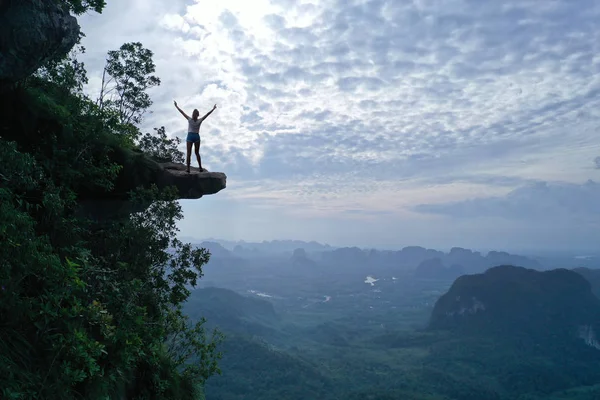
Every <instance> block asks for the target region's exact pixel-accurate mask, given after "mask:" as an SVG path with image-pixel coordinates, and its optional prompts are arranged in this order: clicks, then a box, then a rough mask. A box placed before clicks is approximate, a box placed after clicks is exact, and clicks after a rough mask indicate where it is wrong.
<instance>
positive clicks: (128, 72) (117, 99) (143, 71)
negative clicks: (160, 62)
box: [98, 42, 160, 125]
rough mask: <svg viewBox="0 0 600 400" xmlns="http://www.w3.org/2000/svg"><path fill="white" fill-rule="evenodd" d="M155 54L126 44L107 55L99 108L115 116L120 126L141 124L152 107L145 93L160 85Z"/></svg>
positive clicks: (134, 44)
mask: <svg viewBox="0 0 600 400" xmlns="http://www.w3.org/2000/svg"><path fill="white" fill-rule="evenodd" d="M152 56H153V53H152V51H150V50H148V49H146V48H144V47H143V46H142V44H141V43H140V42H130V43H124V44H123V45H122V46H121V47H120V48H119V50H111V51H109V52H108V57H107V59H106V65H105V67H104V71H103V74H102V88H101V91H100V96H99V98H98V104H99V105H100V109H102V110H105V109H106V110H110V111H111V112H112V113H114V115H115V117H116V118H117V120H118V122H119V123H120V124H121V125H128V124H134V125H135V124H139V123H140V122H141V121H142V117H143V115H144V113H145V112H146V110H147V109H148V108H149V107H150V106H151V105H152V100H150V95H149V94H148V93H146V90H148V89H150V88H151V87H153V86H158V85H160V79H159V78H158V77H156V76H154V75H151V74H152V73H154V71H155V69H156V67H155V65H154V61H153V60H152Z"/></svg>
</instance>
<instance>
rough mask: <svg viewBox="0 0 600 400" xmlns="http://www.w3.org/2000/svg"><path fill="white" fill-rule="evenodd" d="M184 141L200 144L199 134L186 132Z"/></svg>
mask: <svg viewBox="0 0 600 400" xmlns="http://www.w3.org/2000/svg"><path fill="white" fill-rule="evenodd" d="M186 141H188V142H192V143H196V142H200V134H199V133H196V132H188V135H187V139H186Z"/></svg>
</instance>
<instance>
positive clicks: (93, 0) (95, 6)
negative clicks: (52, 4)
mask: <svg viewBox="0 0 600 400" xmlns="http://www.w3.org/2000/svg"><path fill="white" fill-rule="evenodd" d="M55 1H57V2H58V3H62V4H64V5H65V6H67V7H68V9H69V10H70V11H71V12H72V13H73V14H75V15H81V14H84V13H85V12H86V11H89V10H93V11H95V12H97V13H101V12H102V10H103V9H104V7H105V6H106V1H105V0H55Z"/></svg>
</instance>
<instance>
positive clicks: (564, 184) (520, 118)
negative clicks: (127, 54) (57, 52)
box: [80, 0, 600, 250]
mask: <svg viewBox="0 0 600 400" xmlns="http://www.w3.org/2000/svg"><path fill="white" fill-rule="evenodd" d="M107 2H108V5H107V8H106V9H105V11H104V12H103V14H100V15H99V14H94V13H90V14H88V15H85V16H82V17H81V18H80V24H81V26H82V29H83V31H84V32H85V33H86V35H87V38H86V39H85V40H84V43H83V44H84V45H85V46H86V48H87V53H86V55H85V56H84V57H82V58H83V60H84V61H85V63H86V66H87V69H88V75H89V78H90V85H89V87H88V88H87V90H88V91H89V93H90V94H94V93H96V91H97V89H98V85H99V78H100V75H101V69H102V67H103V64H104V57H105V55H106V52H107V51H109V50H113V49H117V48H118V47H119V46H120V45H121V44H122V43H124V42H129V41H140V42H142V44H143V45H144V46H145V47H147V48H149V49H150V50H152V51H153V52H154V60H155V63H156V65H157V71H156V75H157V76H159V77H160V79H161V80H162V84H161V86H160V87H158V88H155V89H153V90H152V92H151V94H152V99H153V101H154V105H153V106H152V114H150V115H147V117H146V119H145V121H144V123H143V128H144V130H145V131H151V130H152V128H153V127H158V126H162V125H164V126H165V127H166V129H167V132H168V133H169V134H171V135H176V136H179V137H180V138H182V140H184V138H185V133H186V130H187V129H186V128H187V125H186V121H185V120H184V119H183V118H182V117H181V116H180V115H179V113H178V112H177V111H176V110H175V108H174V107H173V100H177V101H178V104H179V105H180V106H181V107H182V108H184V109H185V110H187V111H189V112H190V113H191V110H192V109H193V108H198V109H200V112H201V113H204V112H207V111H209V110H210V108H211V107H212V105H213V104H215V103H216V104H217V105H218V108H217V110H216V111H215V112H214V113H213V114H212V115H211V116H210V117H209V119H207V120H206V121H205V123H204V124H203V126H202V130H201V135H202V147H201V154H202V157H203V164H204V166H205V167H207V168H208V169H209V170H212V171H222V172H225V173H226V174H227V176H228V181H227V188H226V189H225V190H223V191H222V192H220V193H218V194H217V195H214V196H207V197H205V198H203V199H201V200H196V201H183V202H182V205H183V208H184V212H185V219H184V220H183V221H182V222H181V224H180V228H181V234H182V235H184V236H192V237H196V238H206V237H217V238H223V239H245V240H272V239H303V240H317V241H321V242H326V243H330V244H333V245H358V246H360V247H381V248H399V247H403V246H406V245H423V246H427V247H434V248H439V249H445V248H449V247H451V246H463V247H470V248H477V249H506V250H514V249H518V250H521V249H523V250H528V249H577V250H587V249H598V248H600V230H599V228H600V183H598V182H600V158H598V157H599V156H600V135H599V134H600V129H599V128H600V119H599V117H600V98H599V94H600V51H599V50H600V26H598V24H597V21H598V18H599V17H600V2H598V1H596V0H576V1H573V0H493V1H492V0H253V1H248V0H171V1H161V0H127V1H125V0H107ZM182 149H183V147H182ZM194 162H195V161H194Z"/></svg>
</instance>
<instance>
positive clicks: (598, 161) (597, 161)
mask: <svg viewBox="0 0 600 400" xmlns="http://www.w3.org/2000/svg"><path fill="white" fill-rule="evenodd" d="M594 164H595V166H596V169H600V156H598V157H596V158H594Z"/></svg>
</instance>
